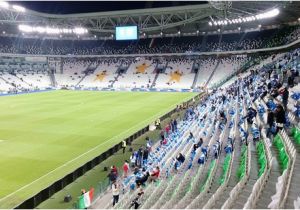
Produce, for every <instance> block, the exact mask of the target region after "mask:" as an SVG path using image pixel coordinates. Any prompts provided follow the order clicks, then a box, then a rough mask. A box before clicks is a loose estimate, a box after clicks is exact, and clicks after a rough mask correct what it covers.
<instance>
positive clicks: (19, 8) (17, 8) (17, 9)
mask: <svg viewBox="0 0 300 210" xmlns="http://www.w3.org/2000/svg"><path fill="white" fill-rule="evenodd" d="M12 8H13V9H14V10H16V11H18V12H25V11H26V9H25V8H24V7H21V6H19V5H12Z"/></svg>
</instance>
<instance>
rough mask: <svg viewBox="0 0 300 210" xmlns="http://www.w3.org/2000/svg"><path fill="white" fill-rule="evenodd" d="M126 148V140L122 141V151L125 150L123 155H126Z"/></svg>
mask: <svg viewBox="0 0 300 210" xmlns="http://www.w3.org/2000/svg"><path fill="white" fill-rule="evenodd" d="M126 146H127V144H126V141H125V140H123V141H122V149H123V154H124V153H125V150H126Z"/></svg>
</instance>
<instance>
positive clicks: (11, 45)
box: [0, 26, 300, 55]
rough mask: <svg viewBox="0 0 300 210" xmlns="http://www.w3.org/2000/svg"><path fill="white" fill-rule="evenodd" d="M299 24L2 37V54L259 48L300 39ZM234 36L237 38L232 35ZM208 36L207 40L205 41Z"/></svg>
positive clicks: (163, 51) (134, 52)
mask: <svg viewBox="0 0 300 210" xmlns="http://www.w3.org/2000/svg"><path fill="white" fill-rule="evenodd" d="M299 30H300V28H299V27H298V26H294V27H290V28H283V29H272V30H267V31H263V32H248V33H246V34H245V33H241V34H235V35H232V34H223V35H222V37H220V36H219V35H208V36H207V37H208V38H206V37H204V36H194V37H175V38H170V37H164V38H156V39H154V41H152V40H151V39H144V40H138V41H132V42H122V43H120V42H117V41H112V40H107V41H97V40H90V41H83V40H74V41H70V40H33V39H26V40H25V39H17V38H16V39H13V38H11V39H9V40H8V39H7V38H2V39H1V40H2V41H1V43H0V53H21V54H53V55H68V54H71V55H97V54H106V55H113V54H154V53H186V52H199V51H230V50H235V49H243V50H248V49H258V48H263V47H273V46H279V45H282V44H286V43H290V42H293V41H295V40H297V39H298V38H299ZM233 36H234V39H232V37H233ZM206 39H208V40H206Z"/></svg>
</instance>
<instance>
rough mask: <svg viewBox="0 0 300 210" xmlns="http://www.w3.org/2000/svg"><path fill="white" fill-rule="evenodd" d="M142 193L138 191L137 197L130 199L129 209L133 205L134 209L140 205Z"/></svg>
mask: <svg viewBox="0 0 300 210" xmlns="http://www.w3.org/2000/svg"><path fill="white" fill-rule="evenodd" d="M142 195H143V194H142V193H140V192H139V193H138V195H137V197H136V198H134V199H133V200H132V201H131V203H130V206H129V209H131V208H132V207H134V209H138V208H139V206H140V205H141V196H142Z"/></svg>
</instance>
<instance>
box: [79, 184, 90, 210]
mask: <svg viewBox="0 0 300 210" xmlns="http://www.w3.org/2000/svg"><path fill="white" fill-rule="evenodd" d="M93 196H94V188H91V189H90V191H88V192H86V193H84V194H83V195H81V196H80V197H79V201H78V208H79V209H85V208H88V207H90V205H91V203H92V201H93Z"/></svg>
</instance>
